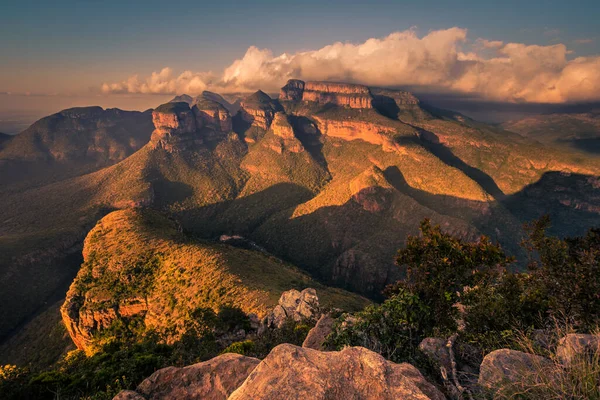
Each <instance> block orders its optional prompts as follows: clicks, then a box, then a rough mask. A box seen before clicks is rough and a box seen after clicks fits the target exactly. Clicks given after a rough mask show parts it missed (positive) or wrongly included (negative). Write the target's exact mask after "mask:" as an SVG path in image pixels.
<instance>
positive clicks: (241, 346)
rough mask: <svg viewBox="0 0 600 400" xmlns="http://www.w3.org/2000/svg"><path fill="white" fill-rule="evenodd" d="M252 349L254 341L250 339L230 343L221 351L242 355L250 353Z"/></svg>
mask: <svg viewBox="0 0 600 400" xmlns="http://www.w3.org/2000/svg"><path fill="white" fill-rule="evenodd" d="M253 350H254V342H253V341H252V340H244V341H243V342H235V343H232V344H230V345H229V346H227V347H226V348H225V350H223V351H222V352H221V354H225V353H236V354H241V355H243V356H245V355H248V354H250V353H251V352H252V351H253Z"/></svg>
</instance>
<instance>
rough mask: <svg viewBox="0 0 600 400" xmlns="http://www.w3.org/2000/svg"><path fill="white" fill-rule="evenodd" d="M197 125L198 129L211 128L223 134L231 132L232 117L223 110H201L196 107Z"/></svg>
mask: <svg viewBox="0 0 600 400" xmlns="http://www.w3.org/2000/svg"><path fill="white" fill-rule="evenodd" d="M193 110H194V113H195V115H196V124H197V126H198V128H201V127H204V126H209V127H213V128H216V129H218V130H220V131H221V132H231V129H232V125H231V115H230V114H229V112H228V111H227V110H225V109H224V108H223V109H199V108H197V107H195V108H194V109H193Z"/></svg>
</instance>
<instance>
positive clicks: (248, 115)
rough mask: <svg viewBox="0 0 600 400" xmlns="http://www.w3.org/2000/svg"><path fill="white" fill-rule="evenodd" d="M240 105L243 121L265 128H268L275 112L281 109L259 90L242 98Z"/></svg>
mask: <svg viewBox="0 0 600 400" xmlns="http://www.w3.org/2000/svg"><path fill="white" fill-rule="evenodd" d="M241 107H242V109H241V113H242V114H241V116H242V118H243V119H244V121H246V122H248V123H250V124H252V125H253V126H256V127H258V128H261V129H265V130H267V129H269V127H270V126H271V122H273V118H274V117H275V113H276V112H277V111H280V109H281V107H280V106H279V105H278V104H277V102H276V101H275V100H273V99H272V98H271V97H269V95H268V94H266V93H265V92H263V91H261V90H259V91H258V92H256V93H254V94H252V95H250V96H248V97H247V98H245V99H244V100H242V103H241Z"/></svg>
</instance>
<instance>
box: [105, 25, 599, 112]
mask: <svg viewBox="0 0 600 400" xmlns="http://www.w3.org/2000/svg"><path fill="white" fill-rule="evenodd" d="M568 54H569V50H568V49H567V47H566V46H565V45H564V44H555V45H549V46H538V45H525V44H522V43H506V44H505V43H503V42H501V41H494V40H486V39H477V40H475V41H471V40H469V39H468V37H467V30H466V29H462V28H450V29H445V30H437V31H432V32H430V33H428V34H427V35H425V36H422V37H419V36H418V35H417V32H416V31H415V30H414V29H411V30H407V31H403V32H394V33H392V34H390V35H388V36H386V37H384V38H372V39H368V40H366V41H365V42H364V43H360V44H353V43H341V42H337V43H333V44H331V45H328V46H325V47H323V48H321V49H318V50H312V51H304V52H298V53H294V54H287V53H284V54H281V55H274V54H273V52H272V51H270V50H268V49H259V48H257V47H254V46H252V47H250V48H249V49H248V50H247V51H246V54H244V56H243V57H242V58H241V59H238V60H235V61H234V62H233V63H232V64H231V65H230V66H228V67H227V68H225V69H224V71H223V72H222V73H221V74H213V73H211V72H192V71H184V72H183V73H181V74H179V75H176V74H174V73H173V71H172V70H171V69H170V68H168V67H167V68H163V69H162V70H161V71H160V72H154V73H152V75H151V76H149V77H145V78H142V79H140V77H139V76H137V75H135V76H132V77H130V78H129V79H127V80H125V81H123V82H116V83H104V84H103V85H102V91H103V92H104V93H153V94H181V93H188V94H198V93H200V92H202V91H203V90H214V91H220V92H245V91H254V90H257V89H262V90H265V91H276V90H278V89H279V88H280V87H281V86H283V85H284V84H285V82H286V81H287V80H288V79H290V78H299V79H304V80H330V81H347V82H355V83H362V84H366V85H371V86H404V87H413V88H414V87H419V88H423V89H427V90H433V91H442V92H456V93H463V94H469V95H475V96H480V97H482V98H484V99H487V100H495V101H509V102H539V103H563V102H583V101H596V100H600V56H595V57H578V58H575V59H572V60H568V59H567V55H568Z"/></svg>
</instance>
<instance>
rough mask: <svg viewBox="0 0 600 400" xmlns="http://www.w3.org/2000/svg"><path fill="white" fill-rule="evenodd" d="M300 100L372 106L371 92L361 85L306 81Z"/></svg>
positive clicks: (349, 105)
mask: <svg viewBox="0 0 600 400" xmlns="http://www.w3.org/2000/svg"><path fill="white" fill-rule="evenodd" d="M302 100H304V101H314V102H317V103H320V104H327V103H332V104H336V105H339V106H347V107H350V108H373V105H372V101H373V97H372V96H371V92H370V91H369V88H368V87H366V86H363V85H351V84H344V83H329V82H307V83H306V85H305V86H304V92H303V95H302Z"/></svg>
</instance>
